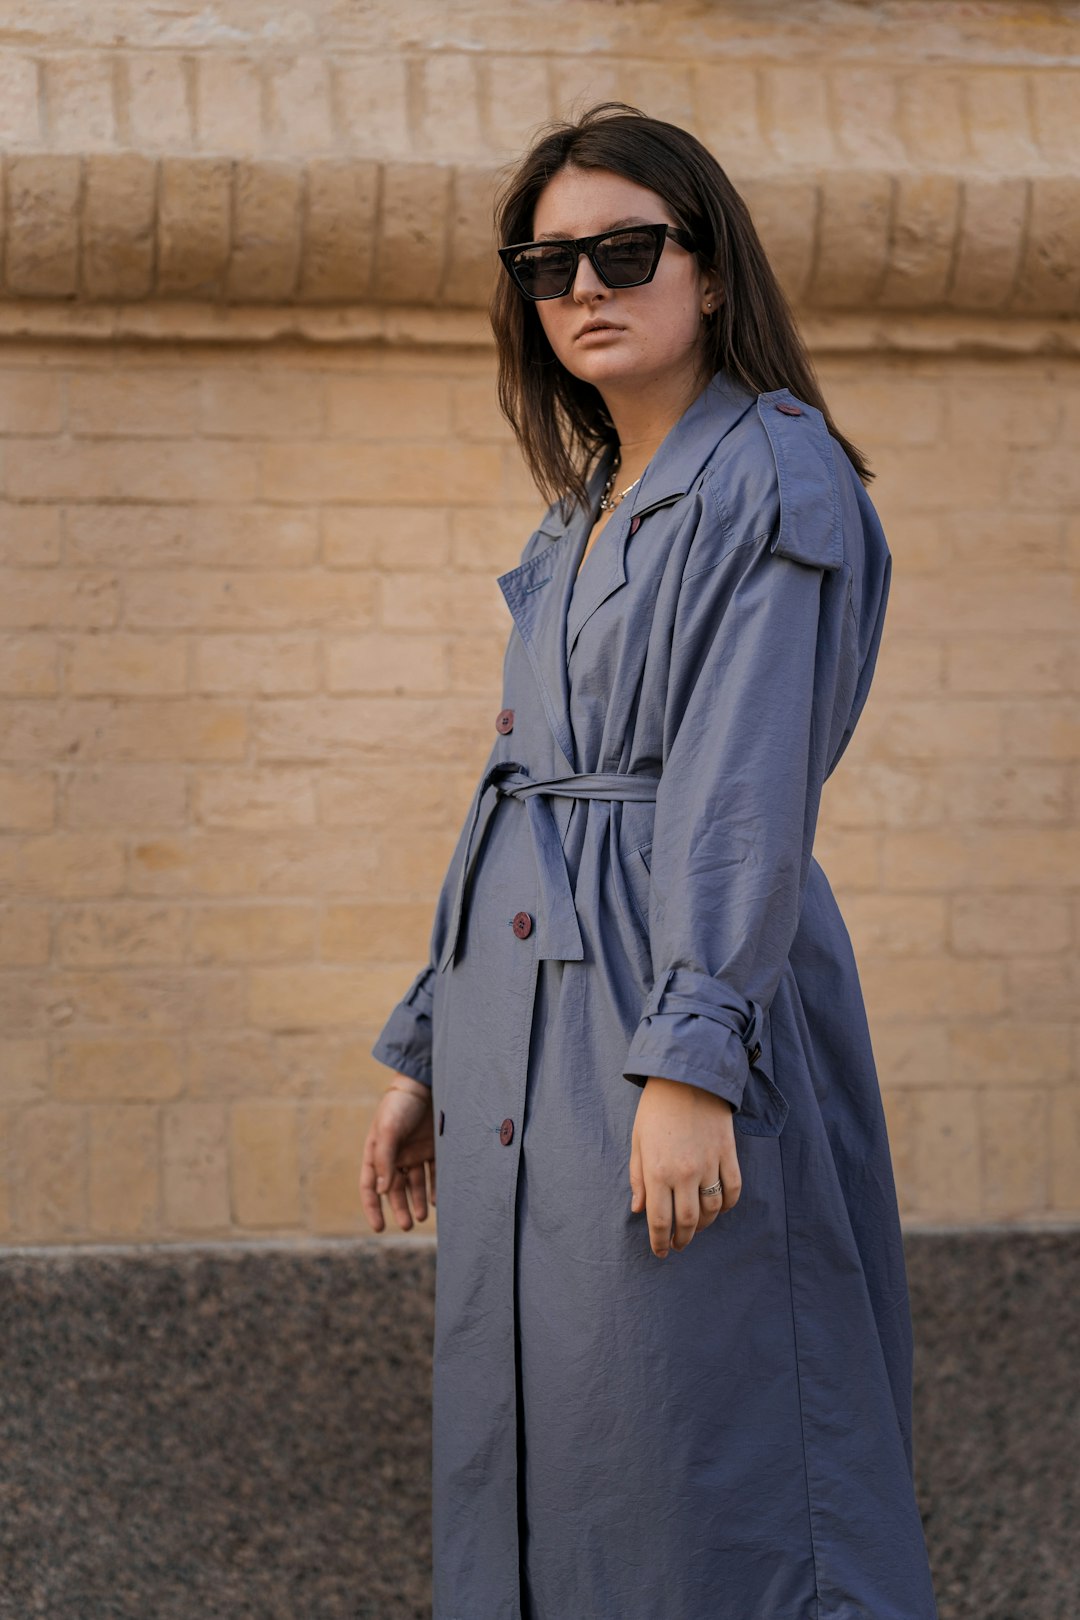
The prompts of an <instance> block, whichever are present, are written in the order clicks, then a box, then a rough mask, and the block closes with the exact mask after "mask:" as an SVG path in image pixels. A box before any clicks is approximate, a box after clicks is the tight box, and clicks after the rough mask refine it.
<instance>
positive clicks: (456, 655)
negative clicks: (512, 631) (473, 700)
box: [448, 631, 506, 697]
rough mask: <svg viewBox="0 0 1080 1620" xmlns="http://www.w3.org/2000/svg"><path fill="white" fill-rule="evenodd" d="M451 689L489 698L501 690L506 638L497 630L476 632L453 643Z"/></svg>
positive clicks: (450, 653) (450, 675) (451, 646)
mask: <svg viewBox="0 0 1080 1620" xmlns="http://www.w3.org/2000/svg"><path fill="white" fill-rule="evenodd" d="M448 652H449V668H450V674H449V690H450V691H451V692H463V693H465V694H467V695H469V696H471V697H490V696H491V694H492V693H493V692H496V691H498V687H499V679H500V672H501V666H502V661H503V657H504V655H505V652H506V638H505V636H501V635H499V634H498V632H495V633H494V634H492V635H479V634H477V633H476V632H475V631H473V632H472V633H471V634H470V635H468V636H467V637H463V638H462V637H457V638H455V639H454V640H452V641H451V642H450V646H449V648H448Z"/></svg>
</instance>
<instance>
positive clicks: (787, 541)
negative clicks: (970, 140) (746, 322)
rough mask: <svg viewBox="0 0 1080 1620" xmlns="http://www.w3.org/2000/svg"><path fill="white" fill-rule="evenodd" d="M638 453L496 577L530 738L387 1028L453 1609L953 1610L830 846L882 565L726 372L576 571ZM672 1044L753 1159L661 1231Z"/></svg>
mask: <svg viewBox="0 0 1080 1620" xmlns="http://www.w3.org/2000/svg"><path fill="white" fill-rule="evenodd" d="M609 466H610V458H609V456H607V457H605V459H604V461H603V463H602V464H601V465H600V466H598V467H597V469H596V470H595V472H594V475H593V478H592V480H591V482H590V490H591V497H592V499H591V508H592V510H591V511H589V512H585V511H577V512H576V513H573V514H571V517H570V520H569V521H568V522H567V521H564V520H563V517H562V515H561V512H560V509H559V506H558V503H553V505H552V507H551V508H549V510H548V512H547V514H546V515H545V518H544V520H543V522H542V523H541V525H540V527H539V528H538V529H537V530H536V531H535V533H533V534H532V535H531V536H530V538H529V540H528V542H527V543H526V545H525V548H524V551H523V553H522V556H521V561H520V563H519V565H518V566H517V567H516V568H513V569H510V570H509V571H508V572H506V573H504V574H502V575H500V576H499V579H498V583H499V586H500V588H501V590H502V593H503V596H504V598H505V600H506V604H507V607H508V609H509V612H510V615H511V617H512V620H513V627H512V630H511V633H510V638H509V642H508V644H507V649H506V656H505V662H504V671H503V697H502V701H503V708H504V710H512V711H513V713H512V716H510V724H509V728H508V729H501V730H498V731H497V732H496V736H495V741H494V742H493V744H492V748H491V753H490V756H489V759H488V761H487V763H486V765H485V767H484V769H483V771H482V772H481V775H480V777H479V779H478V782H477V785H476V790H475V793H474V795H473V800H472V803H471V805H470V807H469V810H468V813H467V815H466V817H465V820H464V823H463V825H462V829H461V833H460V835H459V838H458V841H457V846H456V848H455V850H454V853H453V856H452V858H451V861H450V865H449V868H448V871H447V874H446V878H445V881H444V883H443V886H442V890H441V892H440V895H439V898H438V902H437V905H436V908H435V918H434V924H433V928H432V935H431V942H430V953H429V960H428V962H427V963H425V964H424V966H423V967H422V968H421V969H420V970H419V972H418V973H417V974H416V976H415V978H414V980H413V982H412V984H411V985H410V987H409V988H408V990H407V991H406V993H405V995H404V996H403V998H402V1000H401V1001H400V1002H399V1003H398V1005H397V1006H396V1007H395V1008H394V1009H393V1011H392V1012H391V1013H390V1016H389V1018H388V1020H387V1022H386V1025H385V1027H384V1029H383V1030H382V1032H381V1034H380V1036H379V1039H378V1041H377V1042H376V1044H375V1046H374V1048H373V1052H374V1055H375V1056H376V1057H377V1058H379V1059H380V1061H382V1062H384V1063H386V1064H388V1065H390V1066H391V1067H393V1068H396V1069H400V1070H402V1071H403V1072H405V1073H407V1074H410V1075H412V1076H413V1077H414V1078H416V1079H418V1080H421V1081H423V1082H425V1083H426V1084H428V1085H430V1086H431V1087H432V1093H433V1099H432V1100H433V1105H434V1109H435V1115H436V1122H437V1130H438V1134H437V1135H436V1165H437V1178H438V1222H439V1239H438V1258H437V1273H436V1305H435V1312H436V1314H435V1343H434V1384H433V1397H434V1424H433V1434H432V1464H433V1502H432V1531H433V1556H434V1613H433V1620H701V1617H702V1616H708V1617H710V1620H936V1607H935V1603H934V1596H933V1592H932V1588H931V1582H930V1575H929V1568H928V1560H927V1553H926V1545H925V1541H924V1536H923V1530H922V1524H921V1520H920V1516H919V1512H918V1508H917V1505H916V1500H915V1494H914V1484H913V1472H912V1438H911V1424H912V1329H911V1316H910V1307H909V1298H908V1290H907V1278H906V1274H905V1269H904V1256H903V1247H902V1237H901V1228H900V1221H899V1215H898V1209H897V1202H896V1194H895V1188H894V1182H893V1173H892V1165H891V1160H890V1153H889V1145H888V1139H887V1135H886V1129H885V1120H884V1115H883V1111H882V1104H881V1096H880V1090H879V1085H878V1078H877V1073H876V1069H875V1064H874V1055H873V1051H872V1047H871V1042H870V1035H869V1030H868V1027H867V1020H866V1014H865V1010H864V1005H863V998H862V993H861V989H860V984H859V978H858V971H857V967H856V962H855V959H854V956H853V953H852V948H851V943H850V940H849V937H848V933H847V930H846V928H845V925H844V921H843V918H842V916H841V914H840V911H839V910H838V907H837V904H836V901H835V898H834V896H833V893H832V890H831V888H830V885H829V881H828V879H827V877H826V875H825V873H824V871H823V870H822V868H821V866H820V865H819V864H818V862H817V861H816V859H815V858H814V856H813V853H812V850H813V842H814V832H815V827H816V824H817V817H818V809H819V801H820V795H821V789H822V785H823V783H824V781H825V780H826V779H827V778H828V776H829V775H830V774H831V772H832V771H833V770H834V769H835V767H836V764H837V762H838V760H839V759H840V757H841V755H842V754H843V752H844V750H845V748H846V747H847V745H848V743H849V741H850V739H851V736H852V733H853V732H854V729H855V726H856V724H857V722H858V718H859V715H860V713H861V711H862V708H863V705H864V704H865V702H866V698H867V694H868V692H869V689H870V683H871V680H872V677H873V672H874V665H875V662H876V659H877V654H878V647H879V643H880V638H881V633H882V626H883V622H884V616H885V610H886V603H887V599H888V593H889V582H890V573H891V565H892V559H891V556H890V552H889V549H888V546H887V544H886V541H885V537H884V534H883V532H882V529H881V525H880V523H879V521H878V518H877V515H876V513H875V511H874V508H873V506H872V504H871V502H870V499H869V497H868V495H867V493H866V491H865V489H864V488H863V485H862V484H861V482H860V480H859V478H858V476H857V474H856V473H855V470H854V468H853V466H852V465H851V463H850V461H849V460H848V458H847V456H846V455H845V453H844V451H843V449H842V447H841V446H840V445H839V444H838V443H837V442H836V441H835V440H834V439H833V438H832V437H831V435H830V434H829V433H828V431H827V428H826V426H825V422H824V418H823V416H822V415H821V413H820V411H818V410H817V409H815V408H814V407H813V406H811V405H809V404H807V403H806V402H804V401H801V400H798V399H796V398H795V396H794V395H792V394H791V392H790V391H789V390H787V389H776V390H773V391H771V392H768V393H763V394H760V395H755V394H753V393H750V392H748V391H747V390H745V389H744V388H743V387H742V386H741V385H740V384H739V383H738V382H737V381H736V380H735V379H734V378H732V377H731V376H730V375H729V374H727V373H726V372H718V373H717V375H716V376H715V377H714V378H713V380H712V382H711V383H710V385H709V387H708V388H706V389H705V390H704V391H703V392H702V393H701V394H700V395H699V397H698V398H697V400H695V402H694V403H693V404H692V405H691V406H690V408H689V409H688V410H687V411H686V412H685V413H684V414H683V416H682V417H681V418H680V420H679V421H678V422H677V423H676V424H675V426H674V427H673V428H672V430H671V432H670V433H669V434H668V436H667V438H666V439H665V440H664V442H663V444H662V445H661V446H660V448H659V450H658V451H657V453H656V454H655V456H654V457H653V460H652V462H651V463H650V465H649V467H648V469H647V471H646V473H645V475H644V477H643V478H642V480H641V482H640V484H639V485H638V487H637V489H636V491H635V492H634V495H633V498H632V500H631V498H630V497H628V498H627V499H626V500H624V501H623V502H622V503H621V505H620V506H619V507H618V509H617V511H616V513H615V514H614V516H613V517H612V518H611V519H610V520H609V521H608V522H607V524H606V526H605V527H604V529H603V530H602V531H601V532H600V533H599V535H598V536H597V539H596V541H595V543H594V545H593V546H592V548H591V549H590V550H589V554H588V556H587V557H586V558H585V560H584V562H583V563H582V566H581V570H580V573H576V572H575V570H576V569H577V564H578V561H579V559H580V558H581V557H582V554H583V552H584V550H585V545H586V540H587V537H588V533H589V531H590V529H591V526H592V524H591V519H592V513H593V512H594V511H595V508H596V501H597V499H598V497H599V493H600V490H601V489H602V487H603V483H604V480H605V478H606V475H607V472H608V469H609ZM492 718H493V720H494V719H495V714H494V710H493V715H492ZM503 724H504V726H505V724H506V722H505V719H504V722H503ZM841 791H842V790H841ZM649 1075H658V1076H666V1077H668V1078H670V1079H672V1080H676V1081H680V1082H684V1083H686V1084H688V1085H694V1086H699V1087H702V1088H704V1089H705V1090H707V1091H711V1092H713V1093H715V1094H716V1095H717V1096H720V1097H724V1098H725V1099H726V1100H727V1101H728V1102H729V1103H730V1104H731V1105H732V1108H733V1110H734V1115H733V1123H734V1127H735V1133H736V1135H735V1140H736V1145H737V1150H738V1155H739V1163H740V1169H741V1173H742V1178H743V1186H742V1193H741V1196H740V1198H739V1200H738V1202H737V1204H736V1205H735V1207H734V1208H733V1209H731V1210H730V1211H728V1212H727V1213H725V1214H722V1215H720V1216H719V1217H718V1218H717V1220H716V1221H714V1223H713V1224H712V1225H711V1226H710V1227H709V1228H708V1229H707V1230H705V1231H703V1232H698V1233H696V1234H695V1236H694V1238H693V1239H692V1241H691V1243H690V1244H689V1246H688V1247H687V1248H686V1249H685V1250H684V1251H682V1252H681V1253H678V1252H676V1251H674V1250H673V1251H671V1253H670V1254H669V1255H668V1256H667V1258H665V1259H663V1260H661V1259H658V1258H657V1257H656V1256H655V1255H654V1254H653V1253H652V1250H651V1248H650V1245H649V1237H648V1228H647V1218H646V1215H645V1214H644V1213H639V1214H631V1212H630V1197H631V1189H630V1181H629V1161H630V1146H631V1133H632V1130H633V1123H634V1114H635V1110H636V1108H637V1104H638V1101H639V1098H640V1092H641V1087H643V1086H644V1084H645V1082H646V1080H647V1078H648V1076H649ZM440 1122H441V1123H440Z"/></svg>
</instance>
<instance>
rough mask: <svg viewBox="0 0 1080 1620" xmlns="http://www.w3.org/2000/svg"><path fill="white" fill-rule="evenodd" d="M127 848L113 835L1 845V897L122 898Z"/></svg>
mask: <svg viewBox="0 0 1080 1620" xmlns="http://www.w3.org/2000/svg"><path fill="white" fill-rule="evenodd" d="M123 882H124V850H123V845H122V843H121V842H120V840H118V839H117V838H115V837H111V836H109V834H107V833H90V832H87V833H78V832H47V833H41V834H40V835H38V836H27V837H25V838H12V839H4V840H3V841H2V842H0V893H4V892H6V893H7V894H9V895H18V896H20V897H23V898H26V899H45V898H49V897H54V898H57V899H59V898H61V897H65V898H67V899H76V898H79V897H80V896H85V895H108V894H117V893H119V891H120V889H121V888H122V887H123Z"/></svg>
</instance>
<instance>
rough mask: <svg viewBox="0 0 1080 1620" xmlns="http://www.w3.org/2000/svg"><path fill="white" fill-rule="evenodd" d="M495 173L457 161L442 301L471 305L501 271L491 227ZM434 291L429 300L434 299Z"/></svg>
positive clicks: (448, 227) (451, 191) (428, 296)
mask: <svg viewBox="0 0 1080 1620" xmlns="http://www.w3.org/2000/svg"><path fill="white" fill-rule="evenodd" d="M491 207H492V176H491V171H490V169H489V168H488V166H487V165H486V164H484V165H483V166H476V167H470V166H469V165H468V164H463V163H459V164H456V165H455V167H454V170H453V173H452V175H451V188H450V199H449V216H448V221H447V245H448V254H447V262H446V266H445V273H444V276H443V281H442V294H441V298H440V300H439V301H440V302H442V303H446V304H459V305H462V306H464V307H465V308H468V307H469V306H470V305H475V304H476V302H477V293H478V292H479V290H480V289H481V288H487V287H490V286H491V284H492V282H493V281H494V279H495V275H496V273H499V274H501V273H502V272H501V270H500V266H499V261H498V259H497V257H496V254H495V241H494V237H493V235H492V229H491ZM430 297H431V294H430V291H429V293H428V294H427V298H426V299H425V301H427V300H428V299H430Z"/></svg>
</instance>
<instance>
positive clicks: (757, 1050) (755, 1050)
mask: <svg viewBox="0 0 1080 1620" xmlns="http://www.w3.org/2000/svg"><path fill="white" fill-rule="evenodd" d="M746 1055H747V1057H748V1058H749V1059H750V1062H751V1063H756V1062H757V1060H758V1058H759V1057H760V1056H761V1042H760V1041H755V1042H754V1044H753V1046H752V1047H751V1048H750V1050H749V1052H748V1053H747V1054H746Z"/></svg>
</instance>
